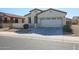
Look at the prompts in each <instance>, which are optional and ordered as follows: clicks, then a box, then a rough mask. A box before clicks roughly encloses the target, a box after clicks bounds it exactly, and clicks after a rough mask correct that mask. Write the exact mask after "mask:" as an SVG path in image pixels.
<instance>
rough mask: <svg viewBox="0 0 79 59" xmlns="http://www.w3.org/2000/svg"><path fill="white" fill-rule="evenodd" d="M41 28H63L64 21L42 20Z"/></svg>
mask: <svg viewBox="0 0 79 59" xmlns="http://www.w3.org/2000/svg"><path fill="white" fill-rule="evenodd" d="M40 21H41V27H62V25H63V21H62V20H61V19H57V20H56V19H42V20H40Z"/></svg>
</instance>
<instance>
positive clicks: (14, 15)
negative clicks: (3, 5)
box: [0, 12, 24, 18]
mask: <svg viewBox="0 0 79 59" xmlns="http://www.w3.org/2000/svg"><path fill="white" fill-rule="evenodd" d="M0 14H3V15H5V16H9V17H18V18H24V16H19V15H16V14H10V13H4V12H0Z"/></svg>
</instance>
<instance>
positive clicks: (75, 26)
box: [71, 16, 79, 34]
mask: <svg viewBox="0 0 79 59" xmlns="http://www.w3.org/2000/svg"><path fill="white" fill-rule="evenodd" d="M71 28H72V32H73V33H74V34H79V16H74V17H73V20H72V27H71Z"/></svg>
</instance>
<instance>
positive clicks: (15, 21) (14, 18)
mask: <svg viewBox="0 0 79 59" xmlns="http://www.w3.org/2000/svg"><path fill="white" fill-rule="evenodd" d="M24 20H25V18H24V17H23V16H18V15H15V14H9V13H4V12H0V27H13V28H22V27H23V24H24Z"/></svg>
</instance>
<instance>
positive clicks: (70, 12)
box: [0, 8, 79, 18]
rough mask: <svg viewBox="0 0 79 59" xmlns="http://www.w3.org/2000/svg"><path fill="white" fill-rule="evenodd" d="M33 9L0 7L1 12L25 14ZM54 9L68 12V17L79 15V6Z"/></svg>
mask: <svg viewBox="0 0 79 59" xmlns="http://www.w3.org/2000/svg"><path fill="white" fill-rule="evenodd" d="M32 9H33V8H0V12H6V13H12V14H17V15H21V16H24V15H25V14H28V13H29V11H30V10H32ZM39 9H41V8H39ZM44 9H46V8H44ZM47 9H48V8H47ZM54 9H58V10H61V11H65V12H67V15H66V17H68V18H72V17H73V16H79V8H54Z"/></svg>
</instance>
